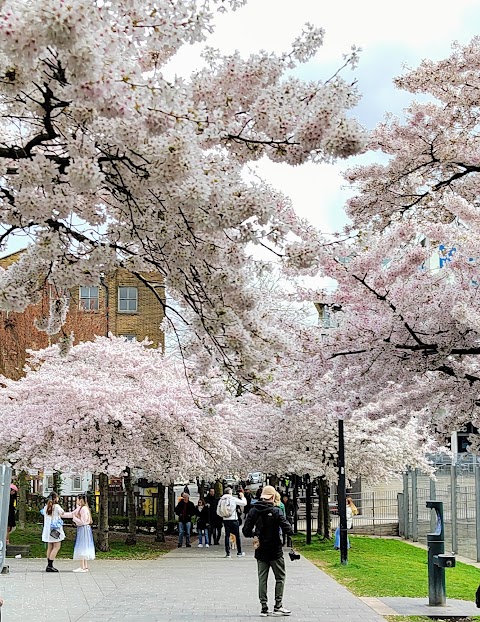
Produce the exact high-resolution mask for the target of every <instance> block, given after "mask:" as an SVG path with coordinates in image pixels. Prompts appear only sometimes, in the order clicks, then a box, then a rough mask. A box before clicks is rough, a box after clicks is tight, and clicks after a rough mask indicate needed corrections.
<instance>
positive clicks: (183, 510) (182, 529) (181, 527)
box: [175, 492, 197, 548]
mask: <svg viewBox="0 0 480 622" xmlns="http://www.w3.org/2000/svg"><path fill="white" fill-rule="evenodd" d="M196 513H197V508H196V507H195V505H194V504H193V503H192V502H191V501H190V495H187V493H186V492H184V493H183V494H182V498H181V499H180V501H179V502H178V503H177V505H176V507H175V514H176V515H177V516H178V548H181V547H182V544H183V536H184V534H185V542H186V546H187V547H188V548H190V547H191V546H192V545H191V544H190V532H191V531H192V516H195V515H196Z"/></svg>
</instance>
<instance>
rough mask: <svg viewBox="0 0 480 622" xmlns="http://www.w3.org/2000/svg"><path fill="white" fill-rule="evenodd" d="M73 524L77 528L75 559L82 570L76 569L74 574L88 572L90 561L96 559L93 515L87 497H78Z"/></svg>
mask: <svg viewBox="0 0 480 622" xmlns="http://www.w3.org/2000/svg"><path fill="white" fill-rule="evenodd" d="M73 522H74V523H75V525H76V526H77V537H76V538H75V548H74V549H73V559H78V560H80V568H76V569H75V570H74V571H73V572H88V561H89V560H90V559H95V544H94V541H93V533H92V527H91V524H92V514H91V512H90V508H89V507H88V501H87V497H86V495H78V496H77V509H76V510H74V512H73Z"/></svg>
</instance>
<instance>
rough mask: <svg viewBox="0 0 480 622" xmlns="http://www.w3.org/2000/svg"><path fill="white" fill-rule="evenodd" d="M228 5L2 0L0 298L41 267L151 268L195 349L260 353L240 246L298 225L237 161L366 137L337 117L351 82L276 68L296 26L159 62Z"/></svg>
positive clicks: (349, 98) (293, 157)
mask: <svg viewBox="0 0 480 622" xmlns="http://www.w3.org/2000/svg"><path fill="white" fill-rule="evenodd" d="M242 4H243V1H242V0H232V1H230V2H225V1H220V0H217V1H213V0H202V1H201V2H200V1H198V2H196V1H193V0H182V1H178V2H171V1H170V0H155V1H153V2H149V3H148V4H145V3H144V2H143V1H142V2H141V1H140V0H121V1H120V0H112V1H111V2H100V1H98V2H97V1H96V0H94V1H92V0H71V1H70V2H68V3H67V2H64V1H63V0H5V1H4V2H2V3H1V6H0V106H1V108H2V119H1V120H0V136H1V140H0V163H1V164H0V167H1V168H0V170H1V177H0V222H1V223H2V226H3V228H2V231H3V232H4V233H1V234H0V248H3V245H4V244H6V243H8V240H9V237H10V236H11V235H14V234H16V233H17V234H18V233H19V232H28V233H30V234H31V236H32V237H33V238H34V241H35V243H34V244H33V245H32V246H31V247H30V248H29V250H28V254H26V255H25V256H24V259H23V260H22V261H21V265H19V266H15V267H13V266H12V267H11V268H9V270H8V271H7V272H5V273H4V272H2V273H1V274H0V307H1V308H2V309H6V310H8V309H13V310H21V309H23V308H25V307H26V305H28V304H29V303H30V302H35V301H36V300H37V299H38V294H37V288H41V287H42V286H43V285H44V282H43V280H44V279H45V278H47V280H48V281H49V282H50V283H53V284H54V285H55V287H57V288H69V287H73V286H77V285H80V284H85V283H86V281H87V280H88V281H89V282H92V283H95V282H98V279H99V278H100V276H101V275H102V274H104V273H106V272H108V271H110V270H112V269H114V268H116V267H118V266H121V267H125V268H127V269H129V270H131V271H133V272H135V273H137V272H149V271H156V272H158V273H159V274H160V275H161V276H162V277H163V278H164V280H165V284H166V286H167V287H168V288H169V291H170V292H171V294H172V295H173V296H175V297H176V298H177V299H178V301H179V302H180V303H181V304H182V305H183V311H182V313H184V315H185V318H187V317H188V322H189V325H190V327H191V330H192V333H193V334H195V335H196V337H197V343H198V344H199V345H201V346H202V347H205V348H206V349H207V352H208V353H209V354H208V355H206V358H208V360H209V362H211V361H213V362H214V363H217V364H218V363H221V364H222V365H227V367H229V368H230V369H233V368H240V369H241V370H242V373H243V374H244V375H245V376H246V377H253V376H254V375H255V373H257V371H256V367H259V368H261V365H262V362H261V361H260V360H258V359H259V357H258V356H257V355H256V354H255V352H256V349H255V342H256V341H257V338H258V337H259V336H260V335H261V334H262V331H263V330H264V329H265V322H264V321H260V320H259V315H260V313H259V308H258V302H257V301H256V300H255V298H254V296H253V294H252V292H251V291H250V289H249V281H248V266H249V264H250V262H251V260H250V259H249V256H248V255H247V254H246V252H245V249H246V248H247V246H248V245H249V244H252V243H253V244H262V245H264V246H267V247H269V248H273V247H274V248H275V252H278V253H279V254H283V253H284V252H285V250H286V249H287V248H288V245H289V241H288V240H289V238H288V235H289V232H291V231H293V232H295V233H296V235H298V234H301V235H303V234H304V227H303V225H301V224H299V223H298V221H297V219H296V217H295V215H294V213H293V212H292V211H291V210H289V209H288V208H285V206H286V205H287V201H286V199H285V198H284V197H282V196H281V195H280V194H279V193H278V192H276V191H275V190H274V189H272V188H270V187H268V186H267V185H266V184H264V183H262V182H261V181H258V180H255V181H247V180H246V179H245V177H244V176H243V174H242V171H243V166H244V164H245V163H248V162H250V161H252V160H258V159H259V158H260V157H262V156H267V157H269V158H271V159H273V160H276V161H282V162H287V163H290V164H300V163H303V162H307V161H322V160H325V161H329V160H331V159H332V158H337V157H346V156H348V155H350V154H352V153H355V152H356V151H358V150H360V149H362V148H363V145H364V143H365V139H364V134H363V131H362V130H361V128H360V127H359V126H358V124H357V122H356V121H355V120H353V119H352V118H349V117H348V116H347V115H348V112H349V110H350V109H351V108H352V107H353V106H354V105H355V104H356V102H357V101H358V93H357V92H356V90H355V87H354V86H351V85H350V84H348V82H347V81H345V80H343V79H342V78H341V77H340V75H337V76H336V77H335V78H334V79H332V80H327V81H325V82H322V81H316V82H309V83H306V82H303V81H301V80H298V79H294V78H291V77H286V72H287V71H288V70H289V68H290V67H292V66H293V65H296V64H297V63H299V62H304V61H306V60H308V59H309V58H311V57H312V55H313V54H314V53H315V52H316V51H317V49H318V47H319V46H320V45H321V43H322V37H323V32H322V31H321V30H320V29H317V28H315V27H313V26H311V25H307V26H306V29H305V31H304V32H303V34H301V35H300V37H299V38H297V39H296V40H295V42H294V43H293V47H292V48H291V50H290V51H286V52H285V54H283V55H274V54H269V53H267V52H259V53H257V54H253V55H252V56H250V57H249V58H247V59H243V58H241V57H240V55H239V54H233V55H231V56H228V57H222V56H221V55H220V54H219V53H218V52H216V51H215V50H212V49H207V50H206V52H205V58H206V59H207V61H208V66H207V68H206V69H205V70H204V71H200V72H197V73H196V74H194V75H192V76H191V77H190V78H189V79H183V78H179V77H177V78H175V79H173V80H171V81H167V80H166V79H165V78H164V76H163V74H162V68H163V67H164V66H165V64H166V63H167V61H169V60H170V59H171V58H172V56H173V55H175V54H176V52H177V51H178V50H179V49H180V48H181V47H182V46H183V45H186V44H190V43H194V42H198V41H203V40H205V39H206V38H207V37H208V35H209V33H210V32H211V30H212V27H213V21H212V20H213V14H214V11H215V10H225V9H236V8H238V7H240V6H241V5H242ZM27 266H28V267H27ZM42 275H43V276H42ZM42 278H43V280H42ZM185 318H184V319H185Z"/></svg>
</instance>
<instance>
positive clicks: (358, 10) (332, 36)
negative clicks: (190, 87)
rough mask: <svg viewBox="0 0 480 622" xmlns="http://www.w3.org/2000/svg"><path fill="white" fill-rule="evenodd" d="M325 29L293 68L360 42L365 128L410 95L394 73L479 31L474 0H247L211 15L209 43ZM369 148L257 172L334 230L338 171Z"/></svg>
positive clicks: (264, 42) (281, 40)
mask: <svg viewBox="0 0 480 622" xmlns="http://www.w3.org/2000/svg"><path fill="white" fill-rule="evenodd" d="M307 21H309V22H312V23H313V24H314V25H316V26H321V27H323V28H324V29H325V31H326V35H325V42H324V46H323V47H322V48H321V50H320V51H319V53H318V54H317V56H316V57H315V59H314V60H313V61H311V62H309V63H308V64H307V65H305V66H304V67H302V68H301V69H300V70H299V71H297V72H296V73H297V74H298V75H300V76H301V77H304V78H305V79H322V78H328V77H330V75H331V74H332V71H334V70H336V69H337V68H338V67H339V66H340V65H341V64H342V54H343V53H346V52H348V51H349V50H350V48H351V46H352V44H355V45H357V46H359V47H361V48H362V49H363V52H362V53H361V56H360V64H359V67H358V69H357V70H356V71H355V72H350V71H349V72H347V77H348V75H350V76H351V75H354V76H355V77H356V78H357V80H358V86H359V90H360V92H361V93H362V101H361V103H360V105H359V106H358V108H357V109H355V111H354V112H353V114H354V115H355V116H357V118H358V119H359V120H360V122H361V123H362V125H363V126H364V127H366V128H369V129H371V128H373V127H374V126H375V125H376V124H377V123H378V122H379V121H381V120H382V119H383V117H384V114H385V113H386V112H387V111H388V112H393V113H395V114H397V115H400V116H401V115H402V110H403V109H404V108H405V107H406V106H407V105H408V104H409V102H410V100H411V95H410V94H408V93H405V92H401V91H398V90H397V89H395V88H394V87H393V84H392V80H393V78H394V77H395V76H397V75H400V74H401V73H402V72H404V71H405V69H404V66H405V65H406V66H407V67H411V68H415V67H416V66H417V65H418V64H419V62H420V61H421V60H422V59H424V58H429V59H433V60H439V59H441V58H445V57H446V56H448V55H449V54H450V51H451V44H452V42H453V41H459V42H460V43H467V42H469V41H470V40H471V38H472V37H473V36H475V35H477V34H480V33H479V30H480V3H479V2H478V0H457V1H456V2H455V3H451V4H449V5H445V4H444V3H440V2H438V0H403V2H401V3H400V2H399V3H393V4H392V3H387V2H385V1H384V0H382V1H380V0H342V1H341V2H324V1H322V0H249V2H248V4H247V5H246V6H245V7H243V8H242V9H240V10H239V11H237V12H235V13H229V14H224V15H222V16H220V17H219V18H218V19H217V23H218V27H217V29H216V31H215V33H214V34H213V35H212V37H211V38H210V40H209V41H208V44H209V45H212V46H214V47H218V48H220V49H221V50H222V51H223V52H225V53H230V52H233V51H234V50H235V49H239V50H240V52H241V53H242V55H245V56H246V55H248V54H249V53H251V52H255V51H257V50H259V49H266V50H270V51H277V52H282V51H288V50H289V43H290V42H291V41H293V40H294V39H295V37H296V36H297V35H298V34H299V33H300V32H301V30H302V26H303V24H304V23H305V22H307ZM198 54H199V46H193V47H191V48H188V49H185V50H182V53H181V54H180V55H179V56H178V57H177V58H176V59H175V63H174V65H173V66H172V70H174V71H176V72H178V73H181V74H183V75H185V76H186V75H188V72H189V71H190V70H191V69H193V68H196V67H198V66H199V56H198ZM375 157H376V156H375V155H374V154H370V155H365V156H362V157H361V158H355V159H353V158H351V159H349V160H348V161H346V162H342V163H340V164H337V165H304V166H300V167H295V168H293V167H289V166H287V165H281V164H274V163H271V162H269V161H262V162H261V163H260V165H259V172H260V173H261V174H262V176H263V177H265V178H266V179H268V181H270V182H272V183H273V184H274V185H275V186H276V187H278V188H279V189H281V190H283V191H284V192H285V193H286V194H287V195H289V196H290V197H291V198H292V200H293V202H294V206H295V208H296V209H297V211H298V212H299V213H300V214H301V215H302V216H305V217H307V218H309V219H310V220H311V221H312V222H313V223H314V224H316V225H317V226H319V227H320V228H322V229H323V230H324V231H331V232H333V231H336V230H338V229H339V228H341V226H342V225H343V224H345V222H346V218H345V215H344V211H343V205H344V203H345V200H346V198H347V197H348V190H347V189H345V188H342V186H343V179H342V178H341V176H340V172H341V171H342V170H344V169H345V168H347V167H349V166H352V165H353V164H355V163H358V162H362V161H363V162H365V161H371V160H372V159H375Z"/></svg>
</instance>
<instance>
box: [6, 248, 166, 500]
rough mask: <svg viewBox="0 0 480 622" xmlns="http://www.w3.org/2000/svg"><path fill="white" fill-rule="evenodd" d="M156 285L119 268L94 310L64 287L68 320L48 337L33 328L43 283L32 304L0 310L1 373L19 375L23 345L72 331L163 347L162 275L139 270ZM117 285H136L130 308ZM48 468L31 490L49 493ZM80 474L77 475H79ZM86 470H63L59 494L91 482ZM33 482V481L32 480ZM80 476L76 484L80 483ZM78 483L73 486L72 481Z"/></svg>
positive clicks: (10, 259) (38, 344) (45, 306)
mask: <svg viewBox="0 0 480 622" xmlns="http://www.w3.org/2000/svg"><path fill="white" fill-rule="evenodd" d="M22 252H24V251H18V252H16V253H12V254H11V255H8V256H7V257H3V258H0V267H1V268H4V269H6V268H8V267H9V266H10V265H12V264H13V263H14V262H16V261H18V259H19V258H20V256H21V254H22ZM141 276H142V278H144V279H145V280H146V281H148V283H149V285H150V286H151V287H153V288H154V289H155V292H157V294H158V297H160V299H161V300H160V301H159V299H158V297H157V296H156V295H155V293H154V292H153V291H152V290H151V289H150V287H148V286H147V285H145V284H144V283H143V282H142V280H141V279H139V278H137V277H136V276H135V275H133V274H131V273H130V272H128V270H125V269H118V270H116V271H114V272H113V273H111V274H109V275H107V276H106V277H105V279H103V280H102V281H101V282H100V283H98V309H97V310H85V309H83V308H82V306H81V304H80V288H79V287H75V288H72V289H71V290H70V292H69V295H70V301H69V310H68V314H67V320H66V323H65V325H64V326H63V328H62V332H61V333H59V334H58V335H54V336H51V337H49V336H48V335H47V334H46V333H45V332H43V331H38V330H37V329H36V328H35V326H34V320H35V319H36V318H40V317H42V316H44V315H46V314H48V312H49V306H50V288H49V286H48V285H46V286H45V287H44V291H43V295H42V300H41V302H40V303H39V304H37V305H29V306H28V307H27V309H26V310H25V311H24V312H23V313H13V312H8V313H7V312H5V311H2V312H0V374H3V375H5V376H7V377H9V378H13V379H14V380H17V379H19V378H21V376H22V375H23V367H24V365H25V362H26V356H27V354H26V350H27V349H33V350H38V349H41V348H45V347H47V346H48V345H49V344H51V343H56V342H57V341H58V340H59V339H60V338H61V337H62V336H64V335H69V334H70V333H71V332H73V334H74V337H75V343H79V342H81V341H89V340H92V339H94V338H95V336H96V335H107V334H109V333H112V334H113V335H116V336H119V335H127V336H129V337H130V338H135V339H136V340H138V341H143V340H144V339H145V338H148V339H149V340H150V341H151V342H152V347H163V346H164V335H163V332H162V330H161V328H160V324H161V322H162V321H163V318H164V303H165V289H164V285H163V282H162V279H161V277H160V276H159V275H158V274H156V273H147V274H142V275H141ZM119 287H135V288H137V291H138V298H137V300H138V306H137V310H136V311H134V312H122V311H121V310H120V309H119V295H118V294H119ZM52 475H53V473H52V472H51V471H46V472H44V473H43V472H42V473H39V474H38V475H37V476H35V477H34V481H35V486H33V488H35V489H36V490H35V491H36V492H39V493H41V494H48V493H49V492H51V489H52V488H51V486H52V485H53V484H52V479H53V478H52ZM78 476H79V477H80V480H79V479H78ZM91 477H92V476H91V474H90V473H83V474H78V475H77V474H72V473H62V494H64V495H69V494H78V493H79V492H83V491H85V490H88V489H89V488H90V487H91ZM32 481H33V480H32ZM79 481H81V485H80V483H79ZM75 484H77V485H75Z"/></svg>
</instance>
